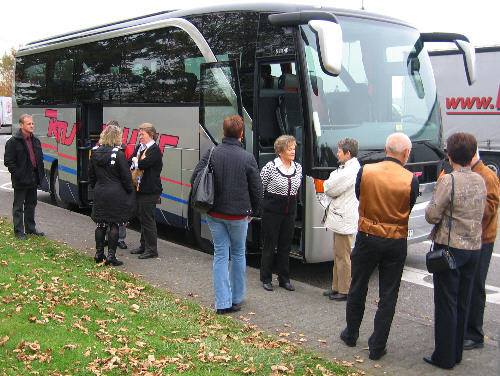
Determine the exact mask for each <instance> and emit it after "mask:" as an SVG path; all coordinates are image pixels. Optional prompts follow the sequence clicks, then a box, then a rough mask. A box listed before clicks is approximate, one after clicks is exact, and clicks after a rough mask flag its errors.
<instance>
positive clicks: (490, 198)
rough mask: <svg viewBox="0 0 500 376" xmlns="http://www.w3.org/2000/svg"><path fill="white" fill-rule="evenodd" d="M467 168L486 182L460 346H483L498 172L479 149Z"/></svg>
mask: <svg viewBox="0 0 500 376" xmlns="http://www.w3.org/2000/svg"><path fill="white" fill-rule="evenodd" d="M471 169H472V171H473V172H475V173H478V174H479V175H481V177H482V178H483V179H484V182H485V184H486V206H485V208H484V214H483V220H482V227H483V235H482V238H481V243H482V244H481V254H480V256H479V262H478V264H479V265H478V267H477V270H476V274H475V276H474V282H473V286H472V297H471V302H470V308H469V318H468V322H467V326H466V328H465V341H464V350H471V349H475V348H481V347H483V346H484V332H483V317H484V306H485V303H486V291H485V284H486V276H487V275H488V268H489V266H490V260H491V254H492V253H493V245H494V244H495V238H496V236H497V227H498V200H499V194H500V184H499V181H498V176H497V174H496V173H495V172H493V171H492V170H491V169H490V168H488V167H487V166H485V165H484V163H483V162H482V161H481V160H480V159H479V152H477V153H476V155H475V156H474V158H472V161H471Z"/></svg>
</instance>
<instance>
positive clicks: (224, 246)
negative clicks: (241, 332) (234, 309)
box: [207, 215, 248, 309]
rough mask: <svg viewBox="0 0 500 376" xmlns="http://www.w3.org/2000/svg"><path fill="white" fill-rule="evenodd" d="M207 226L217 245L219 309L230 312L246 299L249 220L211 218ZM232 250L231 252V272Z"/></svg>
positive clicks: (215, 271) (217, 307) (208, 219)
mask: <svg viewBox="0 0 500 376" xmlns="http://www.w3.org/2000/svg"><path fill="white" fill-rule="evenodd" d="M207 222H208V227H210V232H211V233H212V238H213V241H214V265H213V283H214V294H215V308H216V309H223V308H229V307H231V306H232V305H233V304H239V303H241V302H242V301H243V297H244V296H245V273H246V258H245V245H246V239H247V230H248V219H247V218H244V219H240V220H236V221H232V220H228V219H221V218H215V217H212V216H210V215H207ZM229 249H231V270H230V271H229Z"/></svg>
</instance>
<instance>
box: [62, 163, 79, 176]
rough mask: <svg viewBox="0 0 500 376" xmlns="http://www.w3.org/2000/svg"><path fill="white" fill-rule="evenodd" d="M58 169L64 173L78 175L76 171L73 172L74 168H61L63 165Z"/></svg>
mask: <svg viewBox="0 0 500 376" xmlns="http://www.w3.org/2000/svg"><path fill="white" fill-rule="evenodd" d="M57 168H58V169H59V170H62V171H64V172H68V173H70V174H73V175H76V170H73V169H72V168H69V167H66V166H61V165H57Z"/></svg>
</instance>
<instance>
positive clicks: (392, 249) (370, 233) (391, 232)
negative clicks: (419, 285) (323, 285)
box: [340, 133, 418, 360]
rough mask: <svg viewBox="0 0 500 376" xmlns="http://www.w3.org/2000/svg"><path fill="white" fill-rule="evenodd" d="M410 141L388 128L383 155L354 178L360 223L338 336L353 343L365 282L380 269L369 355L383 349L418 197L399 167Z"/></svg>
mask: <svg viewBox="0 0 500 376" xmlns="http://www.w3.org/2000/svg"><path fill="white" fill-rule="evenodd" d="M410 151H411V141H410V139H409V138H408V136H406V135H405V134H403V133H393V134H391V135H389V137H387V141H386V144H385V152H386V158H385V159H384V160H383V161H382V162H379V163H374V164H367V165H365V166H363V167H362V168H361V169H360V170H359V172H358V176H357V179H356V186H355V191H356V196H357V197H358V200H359V222H358V234H357V236H356V243H355V245H354V250H353V251H352V254H351V276H352V281H351V287H350V289H349V294H348V296H347V307H346V321H347V327H346V328H345V329H344V330H343V331H342V333H341V334H340V338H341V339H342V340H343V341H344V342H345V344H346V345H347V346H351V347H354V346H356V341H357V339H358V336H359V327H360V325H361V321H362V319H363V313H364V310H365V302H366V293H367V291H368V282H369V280H370V276H371V274H372V272H373V270H374V269H375V268H376V267H377V266H378V269H379V297H380V301H379V303H378V309H377V313H376V315H375V321H374V330H373V334H372V335H371V336H370V338H369V339H368V346H369V348H370V354H369V358H370V359H372V360H377V359H380V358H381V357H382V356H384V355H385V354H386V352H387V351H386V343H387V338H388V336H389V331H390V329H391V324H392V318H393V316H394V312H395V308H396V302H397V300H398V293H399V285H400V283H401V276H402V274H403V267H404V263H405V260H406V251H407V242H406V238H407V235H408V220H409V216H410V212H411V209H412V208H413V205H414V204H415V201H416V199H417V196H418V180H417V178H416V177H415V176H414V175H413V174H412V173H411V172H410V171H408V170H406V169H405V168H404V167H403V166H404V165H405V164H406V162H407V161H408V157H409V155H410Z"/></svg>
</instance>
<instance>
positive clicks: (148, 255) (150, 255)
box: [138, 252, 158, 260]
mask: <svg viewBox="0 0 500 376" xmlns="http://www.w3.org/2000/svg"><path fill="white" fill-rule="evenodd" d="M156 257H158V253H152V252H148V253H143V254H142V255H139V257H138V258H139V259H141V260H144V259H148V258H156Z"/></svg>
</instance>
